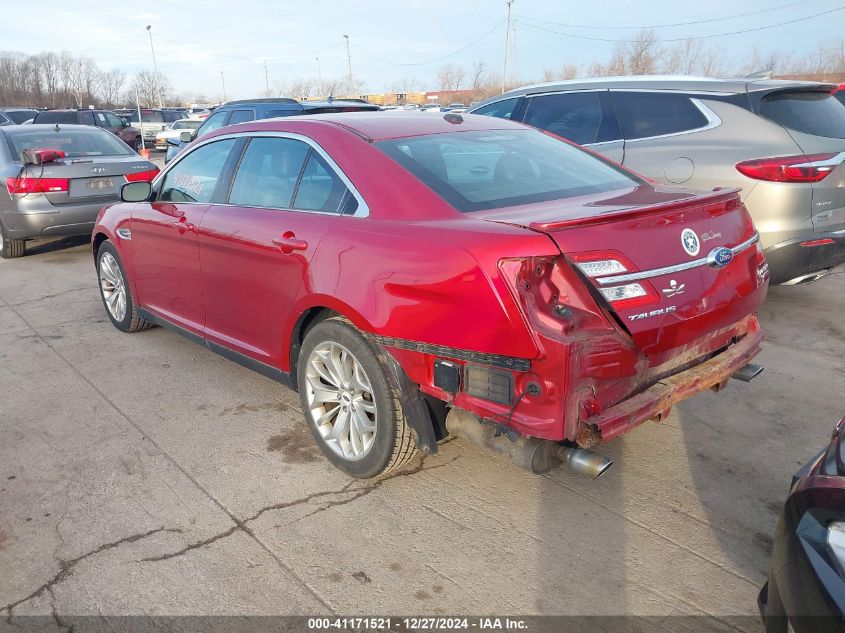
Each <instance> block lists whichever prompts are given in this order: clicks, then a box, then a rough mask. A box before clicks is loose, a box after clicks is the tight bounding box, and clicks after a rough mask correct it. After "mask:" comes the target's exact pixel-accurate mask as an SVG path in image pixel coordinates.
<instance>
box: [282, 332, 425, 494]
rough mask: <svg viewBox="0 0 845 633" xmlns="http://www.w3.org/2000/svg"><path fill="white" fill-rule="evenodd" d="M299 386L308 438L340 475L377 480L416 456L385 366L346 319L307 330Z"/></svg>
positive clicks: (299, 373)
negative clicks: (379, 476) (309, 436)
mask: <svg viewBox="0 0 845 633" xmlns="http://www.w3.org/2000/svg"><path fill="white" fill-rule="evenodd" d="M297 384H298V385H299V399H300V402H301V403H302V411H303V413H304V414H305V419H306V422H307V424H308V429H309V430H310V431H311V435H313V436H314V440H315V441H316V442H317V445H318V446H319V447H320V450H321V451H322V452H323V454H324V455H325V456H326V457H327V458H328V460H329V461H330V462H331V463H332V464H334V465H335V466H336V467H337V468H339V469H340V470H342V471H343V472H345V473H347V474H349V475H352V476H353V477H358V478H361V479H366V478H370V477H376V476H377V475H381V474H384V473H386V472H389V471H391V470H394V469H397V468H399V467H401V466H403V465H404V464H406V463H407V462H408V461H409V460H410V459H411V458H412V457H414V455H416V453H417V448H416V442H415V441H414V438H413V436H412V434H411V429H410V427H409V426H408V424H407V422H406V421H405V416H404V414H403V412H402V405H401V404H400V403H399V398H398V397H397V394H396V392H395V391H394V390H393V387H391V385H390V382H389V381H388V379H387V375H386V373H385V371H384V367H383V366H382V364H381V362H379V360H378V358H377V357H376V354H375V352H374V351H373V348H372V347H371V346H370V344H369V343H368V342H367V340H366V339H365V338H364V337H363V335H362V334H361V333H360V332H359V331H358V330H357V329H356V328H355V327H354V326H353V325H352V324H351V323H349V321H347V320H346V319H344V318H341V317H335V318H332V319H327V320H325V321H321V322H319V323H318V324H317V325H315V326H314V327H313V328H311V329H310V330H309V331H308V333H307V334H306V336H305V340H304V341H303V343H302V349H301V351H300V355H299V361H298V363H297Z"/></svg>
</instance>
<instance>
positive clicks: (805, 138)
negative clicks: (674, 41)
mask: <svg viewBox="0 0 845 633" xmlns="http://www.w3.org/2000/svg"><path fill="white" fill-rule="evenodd" d="M834 88H835V86H833V85H828V84H819V83H810V82H798V81H775V80H750V79H735V80H728V79H708V78H697V77H615V78H598V79H587V80H576V81H563V82H556V83H547V84H540V85H535V86H528V87H526V88H520V89H518V90H512V91H511V92H508V93H505V94H503V95H499V96H496V97H492V98H490V99H488V100H486V101H483V102H482V103H480V104H478V105H477V106H475V107H473V108H472V109H470V110H469V112H470V113H474V114H484V115H489V116H497V117H503V118H509V119H514V120H517V121H522V122H524V123H527V124H529V125H532V126H534V127H538V128H542V129H544V130H548V131H549V132H552V133H554V134H557V135H559V136H562V137H564V138H567V139H569V140H571V141H574V142H575V143H579V144H581V145H584V146H586V147H589V148H591V149H593V150H595V151H597V152H600V153H602V154H604V155H605V156H607V157H608V158H611V159H613V160H615V161H617V162H619V163H622V164H624V165H625V166H626V167H629V168H631V169H633V170H634V171H636V172H639V173H640V174H642V175H644V176H646V177H648V178H651V179H652V180H655V181H657V182H659V183H665V184H671V185H683V186H688V187H692V188H700V189H712V188H714V187H737V188H741V189H742V198H743V201H744V202H745V204H746V206H747V207H748V210H749V212H750V213H751V216H752V217H753V218H754V222H755V223H756V225H757V229H758V230H759V231H760V235H761V238H762V243H763V246H764V247H765V249H766V256H767V258H768V260H769V266H770V268H771V273H772V283H776V284H777V283H780V284H796V283H801V282H806V281H813V280H815V279H818V278H819V277H821V276H823V275H824V274H825V273H827V272H828V271H830V269H831V268H833V267H834V266H836V265H838V264H840V263H842V262H845V166H843V165H842V163H843V161H845V106H843V104H842V103H840V102H839V101H838V100H837V99H836V98H835V97H833V95H832V94H831V91H832V90H833V89H834Z"/></svg>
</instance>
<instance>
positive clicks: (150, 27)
mask: <svg viewBox="0 0 845 633" xmlns="http://www.w3.org/2000/svg"><path fill="white" fill-rule="evenodd" d="M147 33H148V34H149V36H150V50H151V51H152V52H153V70H154V71H155V74H156V76H155V82H156V83H155V86H156V94H157V95H158V107H159V108H163V107H164V104H163V103H162V102H161V77H159V75H158V64H157V63H156V49H155V46H153V25H152V24H148V25H147Z"/></svg>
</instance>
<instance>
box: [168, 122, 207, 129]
mask: <svg viewBox="0 0 845 633" xmlns="http://www.w3.org/2000/svg"><path fill="white" fill-rule="evenodd" d="M200 125H202V121H193V120H191V121H174V123H173V125H171V126H170V129H171V130H196V129H197V128H198V127H199V126H200Z"/></svg>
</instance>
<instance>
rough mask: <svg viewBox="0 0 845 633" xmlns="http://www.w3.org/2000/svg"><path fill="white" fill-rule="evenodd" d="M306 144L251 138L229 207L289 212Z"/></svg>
mask: <svg viewBox="0 0 845 633" xmlns="http://www.w3.org/2000/svg"><path fill="white" fill-rule="evenodd" d="M309 149H310V148H309V147H308V145H306V144H305V143H303V142H302V141H295V140H293V139H289V138H253V139H252V140H250V142H249V145H248V146H247V148H246V151H245V152H244V155H243V157H242V158H241V162H240V165H238V172H237V174H236V175H235V180H234V182H233V183H232V192H231V194H229V204H235V205H239V206H244V207H271V208H274V209H290V208H291V199H292V198H293V194H294V191H295V190H296V181H297V180H298V179H299V175H300V174H301V173H302V165H303V163H305V158H306V156H308V150H309Z"/></svg>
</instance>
